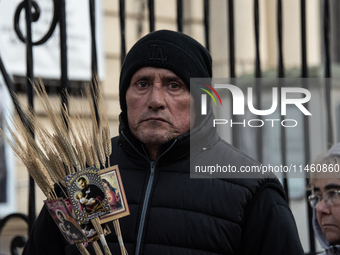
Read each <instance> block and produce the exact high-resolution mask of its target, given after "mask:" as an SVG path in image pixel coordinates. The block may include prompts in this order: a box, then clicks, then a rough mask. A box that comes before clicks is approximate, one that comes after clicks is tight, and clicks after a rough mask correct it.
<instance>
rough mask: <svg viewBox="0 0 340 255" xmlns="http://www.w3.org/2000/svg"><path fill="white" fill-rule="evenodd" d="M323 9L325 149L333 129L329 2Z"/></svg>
mask: <svg viewBox="0 0 340 255" xmlns="http://www.w3.org/2000/svg"><path fill="white" fill-rule="evenodd" d="M323 3H324V6H323V7H324V8H323V13H324V17H323V22H324V23H323V25H324V26H323V41H324V50H325V53H324V54H325V78H326V79H325V100H326V111H327V113H326V114H327V147H328V148H330V147H331V146H332V145H333V127H332V110H331V80H330V79H329V78H331V57H330V40H329V36H330V15H329V1H328V0H324V2H323Z"/></svg>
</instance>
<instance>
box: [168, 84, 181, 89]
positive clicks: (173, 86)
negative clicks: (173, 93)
mask: <svg viewBox="0 0 340 255" xmlns="http://www.w3.org/2000/svg"><path fill="white" fill-rule="evenodd" d="M169 87H170V88H171V89H178V88H179V87H180V86H179V85H178V84H177V83H170V84H169Z"/></svg>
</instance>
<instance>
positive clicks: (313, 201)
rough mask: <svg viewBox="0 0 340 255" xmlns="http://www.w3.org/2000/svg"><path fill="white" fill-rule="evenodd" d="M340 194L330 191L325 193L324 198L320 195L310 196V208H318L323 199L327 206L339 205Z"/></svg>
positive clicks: (339, 192) (338, 191)
mask: <svg viewBox="0 0 340 255" xmlns="http://www.w3.org/2000/svg"><path fill="white" fill-rule="evenodd" d="M339 194H340V190H328V191H326V192H325V193H323V195H322V196H320V195H310V196H309V197H308V201H309V203H310V206H311V207H312V208H316V207H317V205H318V204H319V203H320V202H321V200H322V199H323V201H324V202H325V203H326V204H328V205H334V204H337V203H339V202H340V200H339Z"/></svg>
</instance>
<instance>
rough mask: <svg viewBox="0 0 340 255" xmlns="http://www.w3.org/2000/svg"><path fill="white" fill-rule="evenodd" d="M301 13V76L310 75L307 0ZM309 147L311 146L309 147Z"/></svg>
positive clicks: (302, 0)
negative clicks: (308, 65) (308, 66)
mask: <svg viewBox="0 0 340 255" xmlns="http://www.w3.org/2000/svg"><path fill="white" fill-rule="evenodd" d="M300 6H301V7H300V15H301V78H307V77H308V68H307V32H306V26H307V25H306V0H300ZM308 148H309V147H308Z"/></svg>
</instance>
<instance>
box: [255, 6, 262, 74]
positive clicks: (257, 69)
mask: <svg viewBox="0 0 340 255" xmlns="http://www.w3.org/2000/svg"><path fill="white" fill-rule="evenodd" d="M259 16H260V14H259V1H258V0H254V25H255V77H256V78H261V60H260V17H259Z"/></svg>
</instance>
